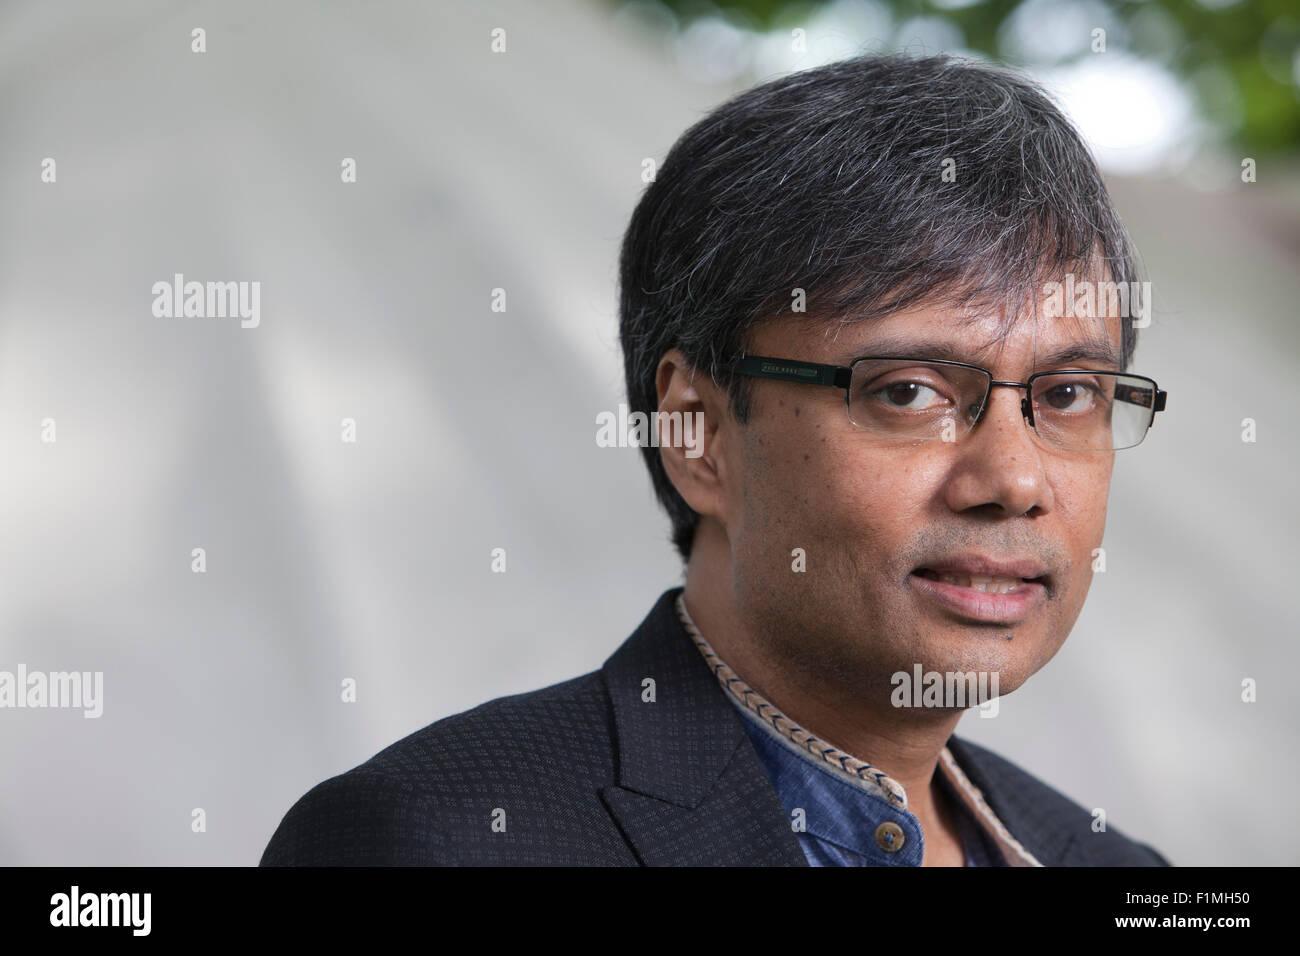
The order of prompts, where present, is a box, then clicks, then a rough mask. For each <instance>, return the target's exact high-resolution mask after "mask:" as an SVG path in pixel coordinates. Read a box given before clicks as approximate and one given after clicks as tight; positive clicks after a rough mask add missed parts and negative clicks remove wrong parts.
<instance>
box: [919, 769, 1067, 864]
mask: <svg viewBox="0 0 1300 956" xmlns="http://www.w3.org/2000/svg"><path fill="white" fill-rule="evenodd" d="M939 766H940V767H942V768H943V771H944V773H946V774H947V775H948V779H949V780H950V781H951V782H952V784H953V786H954V787H956V789H957V792H958V793H959V794H961V799H962V802H963V803H965V804H966V806H967V808H969V810H970V811H971V813H973V814H974V815H975V819H976V820H979V821H980V822H982V823H983V824H984V829H985V830H986V831H987V832H988V833H989V835H990V836H992V837H993V839H994V841H995V842H996V843H997V845H998V847H999V849H1001V850H1002V855H1003V856H1004V857H1006V860H1007V863H1008V864H1010V865H1011V866H1042V865H1043V864H1041V863H1039V862H1038V860H1036V859H1034V856H1033V854H1032V853H1030V852H1029V851H1028V850H1026V849H1025V848H1024V847H1023V846H1021V845H1020V841H1019V840H1017V839H1016V838H1015V837H1013V836H1012V835H1011V831H1010V830H1008V829H1007V828H1006V826H1005V825H1004V824H1003V823H1002V821H1001V820H999V819H998V815H997V814H996V813H994V812H993V808H992V807H990V806H989V805H988V803H987V802H986V801H985V800H984V794H982V793H980V790H979V787H977V786H975V784H973V783H971V782H970V778H969V777H967V776H966V774H965V773H964V772H963V771H962V769H961V767H959V766H958V765H957V758H956V757H954V756H953V755H952V751H950V750H949V749H948V748H947V747H944V748H943V750H942V751H940V753H939Z"/></svg>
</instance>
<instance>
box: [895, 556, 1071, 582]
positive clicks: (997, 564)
mask: <svg viewBox="0 0 1300 956" xmlns="http://www.w3.org/2000/svg"><path fill="white" fill-rule="evenodd" d="M920 571H934V572H936V573H940V574H966V575H970V574H979V575H983V576H984V577H990V578H1020V579H1021V580H1022V581H1035V580H1040V579H1042V580H1041V581H1040V583H1044V584H1045V583H1047V580H1046V579H1047V578H1048V574H1047V569H1046V568H1044V567H1043V566H1042V565H1041V564H1039V563H1038V562H1037V561H1034V560H1032V559H1027V558H1025V559H1015V560H1011V561H997V560H994V559H992V558H986V557H983V556H982V555H960V556H958V557H954V558H944V559H943V560H940V561H935V562H933V563H931V564H925V565H921V566H920V567H918V568H917V569H916V570H915V571H913V572H912V573H913V574H916V573H917V572H920Z"/></svg>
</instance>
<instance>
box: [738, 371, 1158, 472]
mask: <svg viewBox="0 0 1300 956" xmlns="http://www.w3.org/2000/svg"><path fill="white" fill-rule="evenodd" d="M862 362H923V363H925V364H927V365H953V366H956V367H957V368H967V369H971V370H972V371H976V372H980V373H982V374H983V375H984V377H985V378H987V379H988V386H987V387H986V388H985V389H984V398H983V399H981V401H980V408H979V413H978V414H977V415H975V417H974V420H973V421H972V422H971V425H970V430H974V428H975V426H976V425H978V424H979V423H980V419H981V418H983V417H984V411H985V409H987V408H988V407H989V396H990V395H992V394H993V387H994V386H995V385H1005V386H1007V387H1008V388H1023V389H1026V392H1025V394H1024V395H1023V396H1022V397H1021V399H1020V414H1021V415H1023V416H1024V418H1025V421H1026V422H1027V423H1028V424H1029V427H1030V428H1034V403H1033V402H1032V401H1030V399H1029V395H1030V391H1029V390H1030V389H1032V388H1033V384H1034V380H1035V379H1038V378H1044V377H1046V376H1048V375H1062V374H1067V373H1078V372H1085V373H1088V374H1093V375H1114V376H1120V375H1123V376H1124V377H1126V378H1140V379H1142V381H1144V382H1150V383H1151V393H1152V395H1153V398H1152V401H1151V402H1150V403H1149V404H1148V403H1146V402H1132V404H1134V405H1142V406H1145V407H1149V408H1150V409H1151V418H1150V420H1149V421H1148V422H1147V426H1146V428H1145V429H1143V431H1142V438H1140V439H1138V441H1137V442H1135V443H1134V444H1132V445H1125V446H1124V447H1125V448H1136V447H1137V446H1138V445H1140V444H1142V441H1143V440H1145V439H1146V436H1147V432H1149V431H1150V430H1151V426H1152V425H1154V424H1155V420H1156V412H1162V411H1164V410H1165V403H1166V401H1167V400H1168V398H1169V394H1168V392H1165V391H1164V390H1162V389H1161V388H1160V386H1159V385H1157V384H1156V380H1155V379H1153V378H1149V377H1148V376H1146V375H1135V374H1133V373H1132V372H1113V371H1109V370H1106V369H1095V368H1060V369H1052V370H1050V371H1047V372H1035V373H1034V374H1033V375H1031V376H1029V380H1028V381H1027V382H999V381H997V380H996V379H994V378H993V373H992V372H990V371H989V370H988V369H986V368H984V367H982V366H979V365H971V364H969V363H967V362H954V361H951V360H949V359H929V358H918V357H916V356H905V355H863V356H860V357H859V358H855V359H854V360H853V361H852V362H851V363H849V364H848V365H820V364H818V363H816V362H801V361H798V360H797V359H778V358H770V357H768V356H763V355H738V356H734V357H733V358H731V359H730V360H728V361H725V362H724V363H723V368H725V369H726V370H727V371H729V372H735V373H737V374H740V375H750V376H753V377H755V378H768V379H774V380H776V381H779V382H794V383H796V384H801V385H826V386H830V387H832V388H842V389H844V406H845V408H846V409H848V410H849V413H850V418H849V420H850V421H852V399H853V394H852V384H853V368H854V366H856V365H858V364H860V363H862ZM854 424H855V425H856V424H857V423H856V422H854ZM1034 434H1038V430H1037V429H1036V428H1034ZM1122 450H1123V449H1122V448H1116V449H1112V451H1122Z"/></svg>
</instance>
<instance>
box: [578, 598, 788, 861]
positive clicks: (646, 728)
mask: <svg viewBox="0 0 1300 956" xmlns="http://www.w3.org/2000/svg"><path fill="white" fill-rule="evenodd" d="M680 591H681V588H674V589H672V590H669V591H666V592H664V594H663V595H661V596H660V598H659V600H658V601H657V602H656V603H655V606H654V607H653V608H652V609H651V611H650V613H649V614H648V615H646V618H645V620H644V621H642V622H641V624H640V626H639V627H637V629H636V631H635V632H633V634H632V636H631V637H629V638H628V639H627V641H626V642H624V644H623V645H622V646H621V647H620V648H619V649H618V650H617V651H615V652H614V653H613V654H612V655H611V656H610V658H609V660H607V661H606V662H605V665H604V667H602V668H601V674H602V676H603V678H604V681H605V687H606V690H607V691H608V693H609V700H610V704H611V707H612V709H613V716H614V728H615V734H616V742H615V746H616V748H617V755H618V765H617V766H618V777H617V779H618V784H617V785H616V786H612V787H606V788H605V789H604V790H602V792H601V796H602V798H603V799H604V801H605V805H606V807H607V808H608V809H609V812H610V814H611V815H612V816H613V817H614V819H615V821H616V822H617V823H618V825H619V826H620V827H621V828H622V830H623V832H624V833H625V834H626V835H627V838H628V840H629V841H630V842H631V844H632V846H633V849H634V850H635V851H636V853H637V856H638V857H639V858H640V859H641V862H642V863H645V864H646V865H663V864H673V863H677V864H687V865H691V864H694V865H718V864H722V865H731V866H737V865H738V866H745V865H767V866H771V865H787V866H806V865H807V860H806V859H805V858H804V855H803V851H802V850H801V849H800V848H799V842H798V838H797V837H796V836H795V834H794V831H793V830H792V829H791V826H790V821H789V819H788V818H787V817H786V815H785V808H784V807H782V805H781V801H780V799H779V798H778V797H777V794H776V790H775V789H774V788H773V787H772V783H771V780H770V779H769V778H768V776H767V771H766V770H764V769H763V765H762V763H761V762H760V761H759V759H758V755H757V753H756V752H755V751H754V747H753V745H752V744H751V743H750V742H749V739H748V737H747V736H746V734H745V730H744V727H743V726H741V723H740V716H739V715H738V714H736V712H735V710H734V709H733V707H732V705H731V703H730V702H729V701H728V700H727V699H726V696H725V692H724V691H723V690H722V688H721V687H720V686H719V685H718V682H717V680H716V678H714V676H713V674H712V673H711V672H710V671H709V667H708V664H707V663H706V662H705V660H704V658H703V657H701V656H700V652H699V651H698V650H697V649H696V648H695V645H694V644H693V643H692V642H691V640H690V637H689V636H688V635H687V634H686V631H685V630H684V629H683V627H682V626H681V623H680V622H679V621H678V620H677V615H676V610H675V607H674V602H675V600H676V597H677V595H678V594H679V593H680Z"/></svg>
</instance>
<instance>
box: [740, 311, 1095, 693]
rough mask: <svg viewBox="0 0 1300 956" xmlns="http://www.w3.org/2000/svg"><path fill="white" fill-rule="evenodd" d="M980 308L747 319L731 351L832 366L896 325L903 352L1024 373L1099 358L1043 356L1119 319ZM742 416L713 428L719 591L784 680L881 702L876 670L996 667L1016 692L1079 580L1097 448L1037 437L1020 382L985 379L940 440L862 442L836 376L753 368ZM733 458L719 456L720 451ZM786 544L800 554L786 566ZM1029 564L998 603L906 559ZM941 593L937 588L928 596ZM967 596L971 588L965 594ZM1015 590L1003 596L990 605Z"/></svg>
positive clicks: (1055, 644) (1076, 602)
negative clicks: (943, 350) (1000, 315)
mask: <svg viewBox="0 0 1300 956" xmlns="http://www.w3.org/2000/svg"><path fill="white" fill-rule="evenodd" d="M998 325H999V323H998V321H997V319H996V318H994V317H990V318H988V319H987V320H985V319H982V318H981V319H976V320H974V321H971V322H969V324H963V321H962V318H961V316H960V313H957V312H955V311H953V310H950V309H946V308H935V307H923V308H917V309H913V310H910V311H908V312H904V313H895V314H893V315H891V316H888V317H886V318H884V319H880V320H873V321H869V322H863V323H860V324H857V325H849V326H844V327H842V328H839V329H837V330H835V331H832V332H829V333H828V332H826V331H824V330H823V331H816V330H813V329H812V328H811V327H810V326H801V325H800V324H798V323H795V322H793V321H788V320H787V321H779V322H773V323H768V324H767V325H765V326H763V327H761V328H759V329H758V330H757V331H756V332H755V335H754V337H753V338H752V340H751V343H750V347H749V348H748V352H749V353H750V354H753V355H763V356H770V357H775V358H783V359H798V360H804V361H811V362H820V363H826V364H832V365H848V364H849V363H850V362H851V361H852V360H853V359H854V358H857V357H859V356H863V355H874V354H879V349H877V348H873V343H875V342H878V341H880V340H882V339H883V338H885V337H887V336H888V337H905V338H906V339H908V340H909V341H914V342H915V343H916V346H915V348H914V349H909V350H908V352H907V353H906V354H909V355H911V356H913V357H926V356H927V355H930V356H932V357H936V358H937V357H943V356H940V355H938V354H935V353H934V351H933V350H932V349H931V348H928V347H927V343H936V344H940V345H948V346H955V347H957V348H958V349H959V350H960V355H959V356H954V357H957V358H958V359H959V360H960V361H965V362H970V363H972V364H976V365H982V366H984V367H985V368H988V369H989V370H990V371H991V372H992V373H993V376H994V379H995V380H996V381H1001V382H1007V381H1010V382H1024V381H1025V380H1026V379H1027V378H1028V377H1029V375H1030V374H1032V373H1033V372H1037V371H1048V370H1050V369H1053V368H1057V369H1059V368H1078V367H1085V368H1109V369H1110V370H1115V371H1118V368H1117V367H1116V366H1114V365H1107V364H1105V363H1104V362H1102V361H1081V360H1077V359H1076V360H1074V361H1065V362H1059V361H1058V362H1055V363H1053V364H1047V363H1046V362H1045V358H1046V357H1047V356H1049V355H1050V354H1051V353H1053V352H1056V351H1058V350H1060V349H1061V348H1063V347H1066V346H1069V345H1071V344H1073V343H1082V342H1086V341H1088V340H1089V339H1101V340H1103V341H1109V343H1110V345H1111V347H1112V348H1113V349H1114V352H1115V354H1117V355H1118V354H1119V352H1120V345H1121V342H1120V334H1121V327H1120V319H1119V318H1117V317H1113V318H1111V319H1092V320H1074V319H1061V318H1050V317H1046V316H1040V317H1035V318H1032V319H1030V318H1026V319H1023V320H1022V321H1021V322H1020V323H1019V324H1018V325H1017V326H1015V327H1014V328H1013V329H1012V331H1011V333H1010V335H1009V336H1007V337H1006V338H1005V339H1003V340H1002V341H999V340H998V334H999V328H998ZM753 385H754V390H753V404H752V410H751V415H750V418H749V421H748V423H747V424H745V425H737V424H736V423H735V422H733V421H728V423H727V424H726V425H725V426H724V427H725V429H726V430H727V432H728V434H726V436H725V440H726V445H725V447H726V448H728V449H729V451H728V452H727V454H728V458H729V461H728V465H729V467H728V468H727V470H726V473H725V476H724V482H725V484H726V487H727V498H728V509H727V510H728V514H727V515H726V516H725V523H726V526H727V534H728V539H729V541H730V544H731V559H732V573H733V581H734V587H735V592H736V594H735V596H736V599H737V603H738V605H739V607H740V608H741V609H742V611H741V613H742V614H743V615H744V616H745V618H746V621H745V623H746V625H747V629H748V631H749V633H751V634H753V635H756V636H758V639H759V641H760V642H761V644H760V646H759V647H756V648H755V650H756V651H758V652H759V653H762V654H764V655H765V656H767V657H768V659H769V661H771V662H773V663H778V662H779V665H780V666H781V668H782V670H783V672H784V673H786V674H788V675H789V676H790V678H791V679H793V680H796V681H799V682H800V683H803V684H805V685H806V686H808V687H822V688H825V686H826V682H827V681H832V682H836V683H838V684H839V686H840V689H841V691H843V692H847V693H849V694H852V695H854V696H856V697H858V698H859V699H865V698H870V699H872V700H875V701H878V702H880V703H881V704H882V705H883V704H884V703H885V702H887V701H888V699H889V694H890V692H891V690H892V689H893V688H892V686H891V684H890V683H889V677H890V675H891V674H893V673H896V672H898V671H906V672H908V673H909V674H911V673H912V671H913V667H914V665H916V664H920V665H921V666H922V668H923V670H925V671H931V670H934V671H940V672H947V671H963V672H965V671H986V672H997V674H998V681H999V689H1000V691H1001V692H1002V693H1007V692H1009V691H1012V690H1014V689H1016V688H1017V687H1018V686H1020V684H1022V683H1023V682H1024V681H1025V680H1026V679H1027V678H1028V677H1029V676H1030V675H1031V674H1033V673H1034V672H1035V671H1037V670H1038V669H1039V668H1041V667H1042V666H1043V665H1044V664H1046V663H1047V662H1048V661H1049V660H1050V659H1051V658H1052V656H1053V655H1054V654H1055V653H1056V652H1057V650H1059V649H1060V647H1061V645H1062V643H1064V641H1065V638H1066V637H1067V635H1068V634H1069V633H1070V630H1071V628H1072V627H1073V626H1074V622H1075V620H1076V619H1077V617H1078V615H1079V612H1080V610H1081V609H1082V606H1083V602H1084V599H1085V597H1086V596H1087V593H1088V587H1089V585H1090V584H1091V582H1092V575H1093V571H1092V561H1093V557H1094V555H1093V549H1094V548H1098V547H1100V546H1101V541H1102V534H1103V530H1104V526H1105V519H1106V499H1107V496H1108V494H1109V490H1110V476H1111V467H1112V465H1113V462H1114V452H1111V451H1107V452H1088V453H1081V452H1069V451H1060V450H1052V449H1049V448H1046V447H1044V446H1043V445H1042V444H1039V443H1038V442H1037V441H1036V439H1035V436H1034V435H1033V434H1032V433H1031V431H1030V429H1029V427H1028V425H1027V423H1026V422H1025V420H1024V418H1023V417H1022V415H1021V412H1020V400H1021V398H1022V396H1023V395H1024V394H1025V391H1024V390H1023V389H1014V388H1002V387H997V386H995V387H994V388H993V390H992V392H991V394H990V396H989V400H988V405H987V407H986V409H985V411H984V415H983V417H982V418H981V419H980V421H979V423H978V425H977V426H976V427H975V428H974V429H973V430H972V431H970V432H967V433H966V434H964V435H962V436H961V437H960V438H958V439H957V441H955V442H945V441H941V440H929V441H922V442H906V441H898V440H891V439H882V437H881V436H879V435H876V434H873V433H871V432H867V431H864V430H862V429H859V428H857V427H856V426H855V425H853V424H852V422H850V420H849V418H848V412H847V409H846V407H845V400H844V399H845V396H844V392H843V391H842V390H837V389H833V388H828V387H815V386H809V385H802V384H794V383H785V382H778V381H772V380H765V379H754V380H753ZM737 458H738V461H737ZM796 548H802V549H803V551H804V552H805V554H806V570H805V571H803V572H798V571H794V570H792V563H793V562H794V561H795V558H794V557H793V556H792V552H793V551H794V549H796ZM971 557H979V558H984V559H989V560H991V561H994V562H1017V561H1029V562H1033V563H1035V564H1037V565H1038V566H1040V568H1041V570H1042V572H1043V573H1044V574H1045V579H1043V580H1042V581H1041V583H1040V584H1038V585H1034V584H1029V585H1022V586H1021V591H1020V593H1021V597H1020V598H1017V599H1016V600H1014V601H1012V600H1003V601H1002V602H1001V605H1002V606H999V605H998V602H997V601H996V600H990V599H991V598H993V596H992V595H988V594H981V593H978V592H976V591H975V590H974V589H971V588H966V587H964V586H963V585H962V584H961V583H959V584H957V585H951V584H949V585H939V586H936V585H935V584H934V583H933V581H929V580H925V579H926V578H933V577H934V575H932V574H929V573H927V572H924V571H922V572H921V573H919V574H918V573H917V572H918V570H919V569H923V568H928V567H930V566H932V565H944V564H949V565H951V564H952V563H953V562H954V561H957V562H960V560H961V559H963V558H971ZM945 595H946V596H945ZM971 602H978V603H980V604H981V605H982V610H981V611H976V610H974V609H973V608H972V606H971ZM1016 603H1020V604H1023V605H1024V606H1023V607H1019V608H1014V607H1012V608H1010V609H1009V608H1008V605H1015V604H1016Z"/></svg>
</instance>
